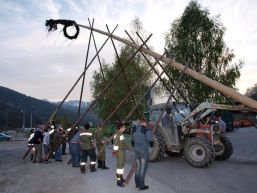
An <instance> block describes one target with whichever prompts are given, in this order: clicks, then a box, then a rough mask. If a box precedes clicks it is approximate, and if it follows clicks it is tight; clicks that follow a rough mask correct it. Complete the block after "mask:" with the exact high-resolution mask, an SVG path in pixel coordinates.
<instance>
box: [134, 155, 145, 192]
mask: <svg viewBox="0 0 257 193" xmlns="http://www.w3.org/2000/svg"><path fill="white" fill-rule="evenodd" d="M135 156H136V163H137V170H136V173H135V183H136V186H137V187H143V186H145V174H146V170H147V167H148V154H145V155H142V153H140V152H137V151H136V152H135Z"/></svg>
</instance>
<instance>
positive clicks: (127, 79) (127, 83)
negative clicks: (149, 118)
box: [91, 18, 151, 121]
mask: <svg viewBox="0 0 257 193" xmlns="http://www.w3.org/2000/svg"><path fill="white" fill-rule="evenodd" d="M141 25H142V24H141V22H140V20H139V19H138V18H136V19H135V20H133V21H132V30H135V31H138V30H139V32H140V30H142V26H141ZM135 31H134V32H135ZM134 32H133V31H132V32H131V34H133V35H135V33H134ZM133 35H132V36H133ZM133 37H134V36H133ZM135 51H136V50H135V49H133V48H131V47H129V46H126V45H125V46H123V47H122V48H121V50H120V53H119V59H118V57H116V58H115V61H114V63H113V64H111V65H109V64H106V63H105V62H104V61H103V74H104V78H103V76H102V74H101V72H97V71H95V72H94V75H93V80H92V81H91V89H92V92H93V97H94V98H96V97H97V96H98V95H99V93H100V92H101V91H102V89H103V88H104V87H105V86H106V85H107V83H108V82H109V81H110V80H111V79H112V78H113V77H114V76H115V75H116V74H117V73H118V72H119V71H120V70H121V68H122V66H124V65H126V66H127V67H126V69H125V70H124V71H123V73H121V74H120V76H119V77H118V78H117V79H116V81H114V82H113V84H112V85H111V87H110V88H109V89H108V91H107V93H105V95H104V96H103V97H101V98H100V99H99V101H98V102H97V104H96V107H95V108H94V109H95V112H96V113H97V115H98V116H99V117H101V118H102V119H105V118H107V117H108V115H109V114H110V113H111V112H112V111H113V109H114V108H115V107H116V106H117V105H118V104H119V103H120V101H121V100H122V99H123V98H124V97H125V96H126V95H127V93H128V92H129V91H130V89H132V87H134V85H138V87H137V88H136V90H135V92H133V94H132V95H133V97H129V99H128V100H127V101H126V102H125V103H124V104H123V106H122V107H121V108H120V109H119V110H118V111H117V113H116V118H117V117H118V118H119V119H121V120H123V119H124V118H125V117H126V115H127V114H128V113H129V112H130V110H131V109H132V108H133V106H134V104H135V103H137V102H139V100H140V98H141V97H142V96H143V95H144V93H145V90H146V89H145V88H146V87H147V86H148V85H149V81H150V78H151V73H147V71H148V66H147V64H146V63H145V61H144V60H143V57H142V55H141V54H140V53H138V54H136V56H135V57H134V58H133V59H132V60H130V58H131V56H132V55H133V54H134V53H135ZM143 77H146V78H143ZM133 99H134V100H133ZM145 106H146V102H145V101H143V102H141V106H140V107H139V108H138V110H137V112H138V113H134V115H133V117H132V119H133V118H138V116H142V115H143V112H144V110H145ZM116 118H115V116H113V117H112V118H111V121H114V120H115V119H116Z"/></svg>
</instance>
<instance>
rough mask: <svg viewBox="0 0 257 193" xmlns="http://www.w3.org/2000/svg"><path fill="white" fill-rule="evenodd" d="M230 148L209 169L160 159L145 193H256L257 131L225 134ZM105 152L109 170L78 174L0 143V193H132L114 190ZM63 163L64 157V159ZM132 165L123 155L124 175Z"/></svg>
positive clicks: (16, 144) (22, 145) (21, 146)
mask: <svg viewBox="0 0 257 193" xmlns="http://www.w3.org/2000/svg"><path fill="white" fill-rule="evenodd" d="M227 135H228V137H230V139H231V140H232V142H233V144H234V151H235V152H234V155H233V156H232V157H231V159H229V160H227V161H223V162H217V161H215V162H214V164H213V165H212V166H211V167H210V168H206V169H197V168H192V167H191V166H189V165H188V164H187V163H186V161H185V160H184V159H183V158H181V157H165V158H164V159H163V160H162V161H161V162H158V163H151V164H150V165H149V170H148V175H147V177H146V182H147V184H148V185H150V188H151V189H150V190H148V191H144V192H146V193H148V192H149V193H256V192H257V185H256V179H257V140H256V139H257V130H256V129H254V128H244V129H243V128H242V129H240V131H239V132H233V133H229V134H227ZM110 148H111V147H109V149H108V156H107V157H108V161H107V163H108V165H109V166H110V169H109V170H105V171H99V170H98V171H97V172H95V173H87V174H86V175H82V174H80V172H79V171H78V169H75V168H71V167H70V166H67V165H66V164H65V162H64V163H56V162H52V163H50V164H48V165H46V164H32V163H31V162H30V161H29V160H25V161H23V160H21V156H22V154H23V152H24V150H25V149H26V142H25V141H13V142H4V143H0V192H1V193H2V192H3V193H7V192H8V193H24V192H26V193H44V192H48V193H49V192H55V193H85V192H86V193H103V192H104V193H135V192H138V191H137V190H136V189H135V187H134V182H133V180H132V181H131V183H130V184H129V186H128V187H126V188H119V187H117V186H116V185H115V165H116V163H115V158H112V157H111V156H110V155H111V153H110V152H111V149H110ZM63 159H64V160H68V159H69V155H65V156H63ZM132 163H133V153H132V152H129V153H128V163H127V165H126V172H128V170H129V169H130V165H131V164H132Z"/></svg>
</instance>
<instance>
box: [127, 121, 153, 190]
mask: <svg viewBox="0 0 257 193" xmlns="http://www.w3.org/2000/svg"><path fill="white" fill-rule="evenodd" d="M131 143H132V146H134V149H135V158H136V163H137V170H136V173H135V183H136V187H137V188H139V190H147V189H148V188H149V186H146V185H145V174H146V169H147V166H148V160H149V146H151V147H152V146H153V144H154V142H153V137H152V132H151V130H150V129H149V128H148V127H147V121H146V118H145V117H143V118H141V119H140V124H139V125H137V126H134V127H133V131H132V142H131Z"/></svg>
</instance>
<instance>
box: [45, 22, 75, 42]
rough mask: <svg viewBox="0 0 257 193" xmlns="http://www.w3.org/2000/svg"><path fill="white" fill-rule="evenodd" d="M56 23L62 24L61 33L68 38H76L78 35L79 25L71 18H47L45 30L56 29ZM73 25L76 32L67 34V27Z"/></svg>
mask: <svg viewBox="0 0 257 193" xmlns="http://www.w3.org/2000/svg"><path fill="white" fill-rule="evenodd" d="M57 24H62V25H63V35H64V36H65V37H66V38H68V39H71V40H72V39H76V38H77V37H78V35H79V26H78V25H77V23H76V22H75V21H73V20H66V19H57V20H54V19H49V20H46V24H45V26H46V27H47V30H48V31H49V32H50V31H55V30H57ZM71 26H74V27H75V29H76V33H75V34H74V35H69V34H68V33H67V28H68V27H71Z"/></svg>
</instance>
